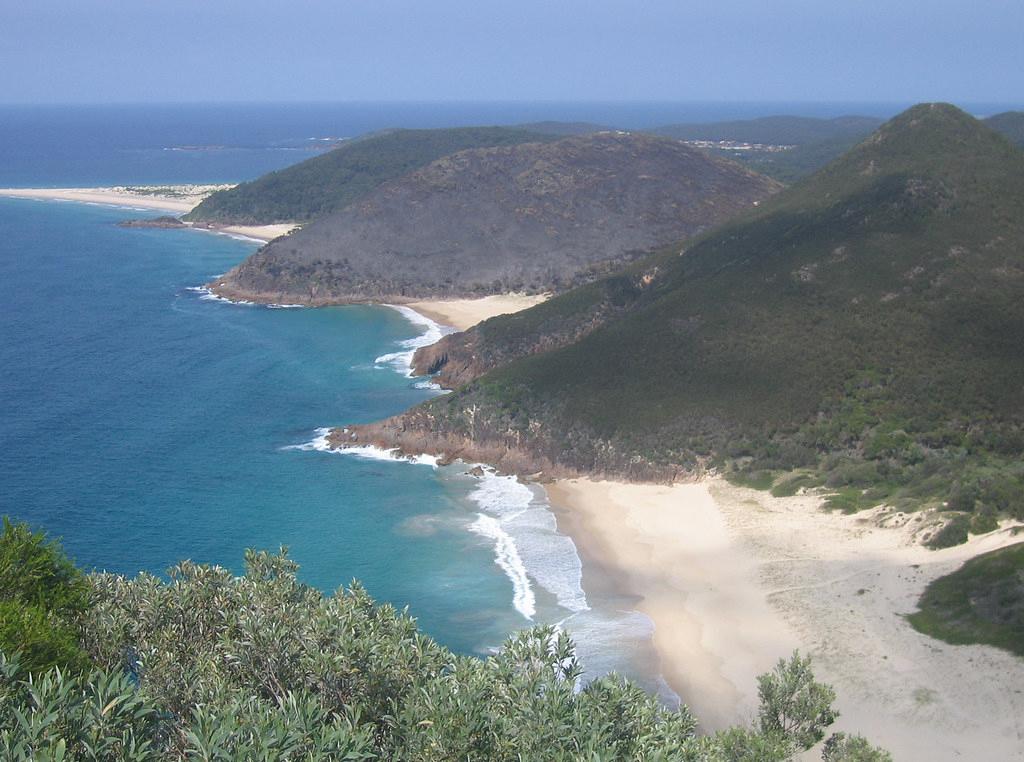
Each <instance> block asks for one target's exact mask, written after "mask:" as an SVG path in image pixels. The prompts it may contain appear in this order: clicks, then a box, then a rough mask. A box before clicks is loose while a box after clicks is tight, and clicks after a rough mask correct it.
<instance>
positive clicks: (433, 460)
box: [281, 428, 438, 468]
mask: <svg viewBox="0 0 1024 762" xmlns="http://www.w3.org/2000/svg"><path fill="white" fill-rule="evenodd" d="M315 433H316V436H315V437H313V439H311V440H310V441H308V442H303V443H302V444H295V445H286V446H285V447H282V448H281V449H282V450H302V451H304V452H309V451H311V450H316V451H318V452H330V453H334V454H336V455H351V456H354V457H356V458H364V459H366V460H389V461H392V462H395V461H398V462H401V463H412V464H413V465H417V466H431V467H433V468H437V461H438V457H437V456H436V455H402V454H401V453H400V452H399V451H398V448H397V447H395V448H392V449H389V450H386V449H384V448H383V447H375V446H374V445H359V446H357V447H341V448H334V447H331V445H330V443H329V442H328V441H327V437H328V435H329V434H330V433H331V430H330V428H319V429H317V430H316V431H315Z"/></svg>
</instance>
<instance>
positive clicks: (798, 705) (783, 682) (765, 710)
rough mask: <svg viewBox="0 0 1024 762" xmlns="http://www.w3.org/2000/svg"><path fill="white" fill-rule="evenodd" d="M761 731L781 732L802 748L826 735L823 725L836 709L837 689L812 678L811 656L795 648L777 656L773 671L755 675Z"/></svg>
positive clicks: (829, 723) (778, 733)
mask: <svg viewBox="0 0 1024 762" xmlns="http://www.w3.org/2000/svg"><path fill="white" fill-rule="evenodd" d="M757 694H758V697H759V698H760V699H761V708H760V711H759V718H760V727H761V732H762V733H764V734H767V735H782V736H784V737H786V738H789V739H791V740H792V741H793V743H795V744H796V745H797V746H798V747H800V748H801V749H809V748H811V747H812V746H814V744H816V743H817V742H818V741H820V740H821V739H822V738H824V737H825V728H827V727H828V726H829V725H831V724H832V723H833V722H835V720H836V717H838V716H839V713H838V712H836V711H835V710H834V709H833V708H832V702H833V701H835V700H836V692H835V691H834V690H833V689H832V687H831V686H828V685H825V684H824V683H819V682H816V681H815V680H814V675H813V674H812V673H811V657H809V656H800V654H799V653H798V652H794V653H793V656H792V657H791V658H790V659H789V660H788V661H787V660H785V659H779V662H778V664H776V665H775V669H774V670H773V671H772V672H769V673H767V674H764V675H761V676H760V677H758V678H757Z"/></svg>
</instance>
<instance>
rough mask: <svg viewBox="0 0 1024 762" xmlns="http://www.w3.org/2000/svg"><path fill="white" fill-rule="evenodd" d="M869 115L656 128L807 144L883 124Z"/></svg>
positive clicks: (696, 136)
mask: <svg viewBox="0 0 1024 762" xmlns="http://www.w3.org/2000/svg"><path fill="white" fill-rule="evenodd" d="M882 121H883V120H881V119H876V118H875V117H870V116H840V117H836V118H834V119H818V118H815V117H807V116H765V117H759V118H757V119H740V120H736V121H731V122H707V123H704V124H701V123H691V124H669V125H665V126H664V127H659V128H657V129H656V130H654V131H655V132H657V133H658V134H659V135H665V136H667V137H671V138H679V139H680V140H733V141H736V142H742V143H762V144H769V145H804V144H807V143H815V142H818V141H822V140H834V139H836V138H844V137H845V138H852V137H862V136H864V135H867V134H868V133H870V132H871V131H872V130H874V129H877V128H878V127H879V126H880V125H881V124H882Z"/></svg>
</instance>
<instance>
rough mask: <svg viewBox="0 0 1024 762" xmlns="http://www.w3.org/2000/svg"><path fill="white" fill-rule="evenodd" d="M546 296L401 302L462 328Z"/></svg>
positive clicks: (454, 326) (506, 295)
mask: <svg viewBox="0 0 1024 762" xmlns="http://www.w3.org/2000/svg"><path fill="white" fill-rule="evenodd" d="M549 296H550V294H533V295H528V294H495V295H494V296H485V297H482V298H480V299H449V300H440V299H437V300H433V299H425V300H422V301H418V302H409V303H408V304H406V305H405V306H406V307H409V308H411V309H414V310H416V311H417V312H419V313H420V314H421V315H426V316H427V317H428V318H430V319H431V320H436V321H437V322H438V323H443V324H444V325H450V326H452V327H453V328H457V329H459V330H460V331H465V330H466V329H468V328H472V327H473V326H474V325H476V324H477V323H481V322H483V321H484V320H487V319H488V318H492V317H497V316H498V315H508V314H511V313H513V312H519V311H520V310H525V309H527V308H529V307H533V306H534V305H537V304H540V303H541V302H543V301H545V300H546V299H547V298H548V297H549Z"/></svg>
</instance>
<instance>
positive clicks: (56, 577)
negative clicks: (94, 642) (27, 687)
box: [0, 517, 89, 671]
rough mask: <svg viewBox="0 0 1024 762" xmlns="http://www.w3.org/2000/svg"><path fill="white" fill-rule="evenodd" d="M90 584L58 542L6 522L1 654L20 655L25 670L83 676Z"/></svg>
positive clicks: (1, 557) (0, 556)
mask: <svg viewBox="0 0 1024 762" xmlns="http://www.w3.org/2000/svg"><path fill="white" fill-rule="evenodd" d="M88 606H89V585H88V583H87V582H86V579H85V577H84V576H83V575H82V573H81V572H80V571H79V570H78V569H77V568H75V565H74V564H72V563H71V561H70V560H68V558H67V556H65V555H64V552H63V551H62V550H61V548H60V545H58V544H57V543H56V542H53V541H49V540H47V539H46V536H45V535H44V534H43V533H42V532H33V531H32V530H31V529H30V528H29V527H28V525H26V524H12V523H11V522H10V520H8V519H7V518H6V517H5V518H4V520H3V534H2V535H0V651H3V652H5V653H8V654H16V653H17V654H20V663H21V665H22V667H23V668H24V669H27V670H30V671H41V670H45V669H48V668H49V667H53V666H59V667H62V668H63V669H66V670H72V671H81V670H86V669H88V668H89V662H88V659H87V658H86V656H85V654H84V653H83V652H82V650H81V648H79V645H78V625H79V621H80V619H81V617H82V615H83V613H84V612H85V611H86V609H87V608H88Z"/></svg>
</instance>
